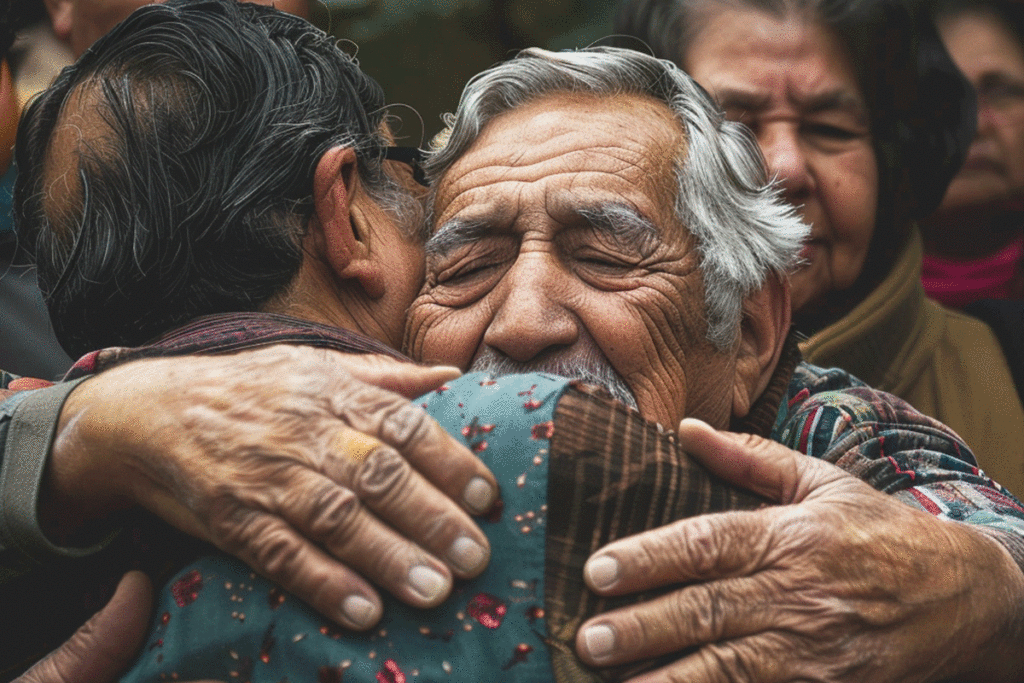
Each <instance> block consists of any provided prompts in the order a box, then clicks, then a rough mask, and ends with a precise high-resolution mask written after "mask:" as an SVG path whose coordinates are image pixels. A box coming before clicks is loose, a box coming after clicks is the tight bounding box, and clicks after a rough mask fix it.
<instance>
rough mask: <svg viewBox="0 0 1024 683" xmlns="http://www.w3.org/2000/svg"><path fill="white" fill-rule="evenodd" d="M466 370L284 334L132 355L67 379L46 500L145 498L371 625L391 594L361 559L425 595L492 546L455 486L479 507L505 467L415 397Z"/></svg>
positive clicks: (423, 598) (489, 498) (94, 512)
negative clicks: (198, 353)
mask: <svg viewBox="0 0 1024 683" xmlns="http://www.w3.org/2000/svg"><path fill="white" fill-rule="evenodd" d="M458 374H459V373H458V370H455V369H452V368H423V367H417V366H415V365H412V364H409V363H400V362H397V361H394V360H392V359H388V358H384V357H380V356H364V355H348V354H341V353H336V352H332V351H325V350H322V349H313V348H303V347H285V346H278V347H270V348H267V349H261V350H257V351H248V352H244V353H239V354H236V355H231V356H205V357H184V358H173V359H154V360H144V361H137V362H134V363H128V364H125V365H123V366H119V367H116V368H114V369H111V370H108V371H106V372H104V373H101V374H100V375H98V376H97V377H95V378H93V379H90V380H88V381H86V382H85V383H83V384H82V385H81V386H80V387H79V388H77V389H76V390H75V391H74V392H73V393H72V394H71V396H70V398H69V400H68V403H67V404H65V408H64V410H63V411H62V414H61V424H60V426H59V431H58V436H57V439H56V441H55V444H54V449H53V455H52V457H51V463H50V470H49V474H48V480H49V486H48V487H47V490H49V491H51V492H52V493H51V494H50V495H49V497H48V498H47V499H44V503H45V504H46V505H47V506H48V508H50V509H54V510H62V511H66V510H76V511H79V512H81V514H82V515H83V516H86V517H90V516H91V517H96V516H100V515H103V514H105V512H108V511H109V509H111V508H114V507H117V502H118V501H120V504H121V506H122V507H125V506H127V505H129V504H132V503H137V504H140V505H142V506H144V507H146V508H148V509H150V510H152V511H153V512H155V513H156V514H157V515H159V516H161V517H163V518H164V519H166V520H167V521H169V522H170V523H171V524H174V525H175V526H177V527H178V528H179V529H182V530H183V531H185V532H187V533H189V534H192V535H194V536H197V537H200V538H203V539H206V540H209V541H210V542H212V543H214V544H216V545H217V546H218V547H220V548H222V549H223V550H225V551H227V552H229V553H232V554H234V555H236V556H238V557H239V558H241V559H242V560H243V561H245V562H246V563H248V564H249V565H250V566H252V567H253V568H254V569H256V570H257V571H259V572H260V573H261V574H263V575H264V576H266V577H268V578H270V579H271V580H273V581H277V582H279V583H280V584H282V585H283V586H284V587H285V588H287V589H288V590H289V591H291V592H292V593H294V594H295V595H296V596H298V597H299V598H301V599H302V600H305V601H306V602H308V603H309V604H310V605H312V606H313V607H314V608H315V609H317V610H318V611H320V612H321V613H323V614H324V615H325V616H327V617H329V618H331V619H334V620H336V621H338V622H339V623H341V624H342V625H344V626H347V627H349V628H354V629H365V628H368V627H370V626H372V625H373V624H374V623H376V622H377V620H378V619H379V618H380V616H381V610H382V605H381V602H380V598H379V596H378V595H377V593H376V591H375V590H374V589H373V587H372V586H371V585H370V583H368V582H367V580H366V579H364V578H362V577H368V578H369V579H370V580H372V581H373V582H375V583H377V584H378V585H380V586H382V587H383V588H384V589H386V590H388V591H390V592H392V593H394V594H395V595H396V596H397V597H398V598H400V599H401V600H403V601H405V602H407V603H409V604H412V605H416V606H430V605H435V604H437V603H439V602H441V601H442V600H443V599H444V598H445V597H446V596H447V595H448V593H449V591H450V590H451V586H452V574H453V573H454V574H456V575H458V576H462V577H465V576H473V575H475V574H477V573H479V572H480V571H482V570H483V568H484V566H485V565H486V563H487V560H488V558H489V553H490V549H489V546H488V543H487V539H486V537H485V536H484V534H483V533H482V532H481V531H480V530H479V529H478V528H477V527H476V525H475V524H474V523H473V521H472V519H471V518H470V517H469V515H468V514H467V513H466V512H465V511H464V510H463V509H461V508H460V507H459V504H458V503H455V502H453V499H454V500H458V501H461V502H462V503H463V505H464V506H465V508H466V510H469V511H471V512H484V511H486V510H487V509H488V508H489V507H490V506H491V505H492V504H493V503H494V500H495V498H496V496H497V484H496V482H495V480H494V477H493V476H492V475H491V474H490V472H489V471H488V470H487V469H486V468H485V467H484V466H483V465H482V464H481V463H480V460H479V459H478V458H477V457H476V456H474V455H473V454H472V453H471V452H470V451H469V450H468V449H466V448H465V447H464V446H461V445H460V444H459V443H458V442H456V441H455V439H453V438H452V437H450V436H449V435H448V434H447V433H446V432H445V431H444V430H443V429H442V428H441V427H440V426H439V425H438V424H437V423H436V422H434V420H432V419H430V418H429V417H428V416H427V414H426V413H425V412H424V411H423V410H422V409H421V408H420V407H418V406H414V405H412V404H411V403H410V402H409V400H408V398H411V397H415V396H418V395H420V394H423V393H425V392H427V391H429V390H431V389H434V388H436V387H438V386H439V385H440V384H442V383H443V382H444V381H446V380H449V379H453V378H454V377H456V376H457V375H458ZM66 516H67V514H65V517H66ZM406 537H408V538H411V539H416V543H414V542H412V541H410V540H407V539H406ZM360 574H361V575H362V577H361V576H360Z"/></svg>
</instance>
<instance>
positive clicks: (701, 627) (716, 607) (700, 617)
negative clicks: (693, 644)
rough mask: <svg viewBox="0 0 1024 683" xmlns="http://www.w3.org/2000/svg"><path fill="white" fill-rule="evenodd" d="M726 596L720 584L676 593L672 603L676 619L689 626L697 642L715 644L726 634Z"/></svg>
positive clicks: (701, 586)
mask: <svg viewBox="0 0 1024 683" xmlns="http://www.w3.org/2000/svg"><path fill="white" fill-rule="evenodd" d="M726 604H728V603H727V598H726V596H724V595H722V590H721V587H720V586H719V584H718V583H717V582H716V583H711V584H702V585H697V586H694V587H693V588H692V589H691V590H690V591H680V592H678V593H676V599H675V600H673V601H672V606H673V608H674V610H675V619H676V622H677V623H679V624H688V626H689V628H690V633H692V634H693V635H694V637H695V639H696V640H698V641H703V642H715V641H718V640H720V639H721V638H722V636H723V634H724V632H725V621H726V619H725V617H726V615H725V610H726V607H725V605H726Z"/></svg>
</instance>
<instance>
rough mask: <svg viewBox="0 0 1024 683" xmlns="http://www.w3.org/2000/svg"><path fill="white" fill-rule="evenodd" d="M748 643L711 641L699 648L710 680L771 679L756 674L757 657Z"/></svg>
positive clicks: (745, 682)
mask: <svg viewBox="0 0 1024 683" xmlns="http://www.w3.org/2000/svg"><path fill="white" fill-rule="evenodd" d="M753 649H754V648H751V647H750V646H749V644H746V643H743V642H733V643H728V644H718V643H712V644H710V645H706V646H705V647H703V648H701V649H700V656H701V658H702V659H703V660H704V666H705V668H706V669H707V671H708V672H709V673H710V674H711V675H710V676H709V677H708V680H710V681H721V683H726V681H730V682H733V683H755V682H759V681H763V682H767V681H770V680H773V679H770V678H766V677H762V676H760V675H759V674H758V670H757V669H758V667H757V664H756V663H757V662H758V657H757V656H755V655H754V653H753V652H752V650H753Z"/></svg>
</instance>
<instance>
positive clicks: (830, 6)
mask: <svg viewBox="0 0 1024 683" xmlns="http://www.w3.org/2000/svg"><path fill="white" fill-rule="evenodd" d="M737 4H738V5H739V6H742V7H748V8H750V9H752V10H757V11H762V12H765V13H768V14H771V15H773V16H779V17H784V16H786V15H787V14H789V13H797V14H801V15H804V16H808V17H810V18H811V19H813V20H816V21H818V22H820V23H821V24H822V25H824V26H826V27H828V28H829V29H831V31H832V32H833V33H834V35H836V36H837V38H838V39H839V40H840V42H841V43H842V45H843V46H844V47H845V49H846V51H847V53H848V55H849V57H850V61H851V63H852V64H853V66H854V68H855V70H856V74H857V80H858V85H859V86H860V89H861V91H862V92H863V94H864V98H865V100H866V103H867V106H868V109H869V114H870V119H871V120H870V126H871V136H872V144H873V146H874V151H875V157H876V159H877V163H878V177H879V181H878V182H879V188H878V190H879V191H878V211H877V220H876V226H875V233H874V235H875V236H874V239H873V242H872V246H871V252H870V253H869V254H868V260H867V261H866V264H867V265H866V266H865V272H864V273H862V274H861V281H862V285H863V283H864V282H871V281H877V280H878V279H879V277H880V276H881V275H882V274H884V271H887V270H888V268H889V267H890V265H891V263H892V259H893V258H894V257H895V253H896V250H897V249H898V248H899V246H900V245H901V244H902V243H903V241H904V239H905V238H906V235H907V232H908V229H909V224H910V222H911V221H913V220H918V219H921V218H923V217H925V216H927V215H928V214H930V213H931V212H932V211H934V210H935V209H936V208H937V207H938V205H939V203H940V202H941V201H942V197H943V195H944V194H945V192H946V187H947V186H948V185H949V183H950V181H951V180H952V179H953V176H955V175H956V173H957V171H959V169H960V166H961V165H962V164H963V161H964V158H965V157H966V154H967V150H968V148H969V147H970V144H971V140H972V138H973V137H974V131H975V128H976V126H977V109H976V103H975V98H974V91H973V90H972V89H971V86H970V83H968V81H967V80H966V79H965V78H964V76H963V75H962V74H961V73H960V71H959V70H958V69H957V68H956V65H955V64H954V63H953V60H952V59H951V58H950V56H949V53H948V52H946V49H945V47H944V46H943V44H942V41H941V40H940V38H939V36H938V34H937V32H936V30H935V27H934V24H933V23H932V21H931V19H930V17H929V16H928V14H927V12H922V11H919V9H917V8H916V7H915V5H916V3H914V2H910V1H909V0H736V1H735V2H731V1H729V0H622V2H620V4H619V7H618V9H617V14H616V18H615V31H616V33H619V34H623V35H625V36H632V37H634V38H640V39H641V40H643V41H644V42H645V43H646V44H647V45H648V46H650V48H651V49H652V50H653V52H654V54H655V55H656V56H659V57H662V58H665V59H671V60H672V61H675V62H676V63H680V62H681V60H682V56H683V55H685V54H686V52H687V49H688V48H689V47H690V45H691V44H692V42H693V41H694V40H695V39H696V37H697V36H698V34H699V33H700V30H701V29H702V28H703V25H704V24H703V22H704V20H705V18H706V17H707V16H708V12H714V11H715V10H716V9H718V8H720V7H734V6H736V5H737ZM623 44H625V43H623ZM626 46H627V47H633V48H636V47H637V44H636V42H635V40H634V41H632V42H631V43H629V44H628V45H626ZM880 271H881V272H880ZM855 288H857V289H859V290H860V291H863V286H858V285H855Z"/></svg>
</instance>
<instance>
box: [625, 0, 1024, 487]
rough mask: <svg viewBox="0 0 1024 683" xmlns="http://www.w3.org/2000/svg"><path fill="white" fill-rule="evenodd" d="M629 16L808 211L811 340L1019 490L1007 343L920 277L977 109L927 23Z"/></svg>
mask: <svg viewBox="0 0 1024 683" xmlns="http://www.w3.org/2000/svg"><path fill="white" fill-rule="evenodd" d="M616 29H617V32H618V33H622V34H627V35H632V36H637V37H640V38H642V39H643V40H644V41H646V42H647V44H648V45H650V47H651V49H653V50H654V52H655V54H657V55H658V56H660V57H663V58H667V59H671V60H673V61H675V62H677V63H678V64H680V65H681V66H682V67H683V68H684V69H686V70H687V71H689V72H690V73H691V74H692V75H693V76H694V78H696V79H697V80H698V81H699V82H700V83H701V84H702V85H704V86H705V87H706V88H707V89H708V90H709V91H710V92H711V93H712V95H713V96H715V97H716V98H717V100H718V102H719V103H720V105H721V106H722V108H723V109H724V110H725V112H726V115H727V116H728V117H730V118H734V119H737V120H740V121H743V122H744V123H746V124H747V125H749V126H750V127H751V128H752V130H753V131H754V133H755V135H756V136H757V139H758V142H759V144H760V146H761V150H762V152H763V153H764V156H765V160H766V162H767V164H768V167H769V170H770V171H771V173H773V174H774V175H775V176H776V177H777V179H778V182H779V186H780V189H781V191H782V193H783V194H784V196H785V197H786V199H788V201H790V202H791V203H792V204H794V205H796V206H798V207H800V209H801V211H802V213H803V217H804V219H805V220H806V221H807V222H808V223H810V224H811V226H812V234H811V239H810V240H809V241H808V242H807V244H806V246H805V248H804V251H803V257H804V260H805V264H804V265H803V266H802V268H801V269H800V270H799V271H797V272H796V273H794V275H793V305H794V320H795V322H796V326H797V328H798V329H799V330H800V331H801V332H803V333H804V334H806V335H808V338H807V339H806V340H805V341H804V342H803V343H802V345H801V348H802V351H803V353H804V356H805V357H806V358H807V359H808V360H809V361H811V362H813V363H816V364H818V365H824V366H840V367H842V368H844V369H846V370H848V371H849V372H851V373H852V374H854V375H856V376H857V377H859V378H861V379H862V380H864V381H865V382H867V383H868V384H870V385H872V386H875V387H877V388H881V389H884V390H887V391H889V392H891V393H894V394H897V395H898V396H900V397H902V398H904V399H906V400H907V401H909V402H910V403H912V404H913V405H914V406H915V407H917V408H918V409H919V410H921V411H922V412H924V413H926V414H928V415H931V416H932V417H935V418H937V419H939V420H941V421H943V422H945V423H946V424H949V425H950V426H952V427H953V428H954V429H955V430H956V431H957V432H958V433H959V434H960V435H961V436H962V437H964V439H965V440H966V442H967V443H968V444H969V445H970V446H971V448H972V449H974V451H975V453H976V454H977V456H978V460H979V462H980V463H981V465H982V467H983V468H984V469H985V471H986V472H987V473H988V474H989V475H991V476H992V477H994V478H995V479H996V480H998V481H1000V482H1002V483H1003V484H1005V485H1006V486H1007V487H1008V488H1010V490H1012V491H1016V492H1021V491H1024V408H1022V405H1021V400H1020V398H1019V397H1018V396H1017V394H1016V391H1015V389H1014V386H1013V381H1012V378H1011V375H1010V370H1009V368H1008V366H1007V362H1006V359H1005V357H1004V356H1003V353H1002V351H1001V350H1000V347H999V343H998V341H997V340H996V338H995V337H994V335H993V333H992V331H991V329H990V328H989V327H988V326H986V325H985V324H984V323H981V322H980V321H977V320H975V319H973V318H969V317H967V316H964V315H961V314H959V313H955V312H952V311H949V310H947V309H945V308H943V307H941V306H939V305H938V304H936V303H935V302H932V301H930V300H928V299H926V298H925V294H924V291H923V289H922V286H921V283H920V275H921V253H922V247H921V237H920V233H919V232H918V230H917V228H916V225H915V223H914V221H915V220H917V219H920V218H921V217H923V216H926V215H928V214H929V213H930V212H931V211H933V210H934V208H935V207H936V206H937V205H938V204H939V201H940V200H941V198H942V196H943V193H944V192H945V189H946V186H947V185H948V183H949V181H950V179H951V178H952V177H953V175H954V174H955V172H956V170H957V169H958V168H959V166H960V164H961V162H962V160H963V158H964V154H965V152H966V150H967V147H968V145H969V143H970V140H971V137H972V135H973V132H974V117H975V113H974V107H973V99H972V98H971V96H970V90H969V87H968V84H967V83H966V82H965V81H964V79H963V77H962V76H961V75H960V74H959V73H958V72H957V70H956V67H955V65H954V64H953V63H952V62H951V61H950V59H949V56H948V54H947V53H946V52H945V51H944V50H943V48H942V46H941V44H940V42H939V39H938V36H937V35H936V33H935V31H934V28H932V26H931V24H930V23H929V22H928V21H927V20H926V19H923V18H920V17H917V16H912V15H911V14H910V13H909V12H908V10H907V9H906V8H905V5H904V4H903V3H899V2H895V1H892V2H889V1H888V0H875V1H868V2H858V3H851V2H848V0H808V1H805V2H801V1H799V0H739V1H738V2H728V3H727V2H723V1H722V0H625V2H624V3H623V4H622V6H621V7H620V10H619V14H618V17H617V26H616ZM634 47H635V43H634Z"/></svg>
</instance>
